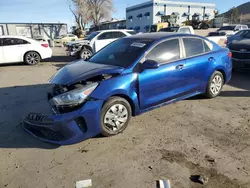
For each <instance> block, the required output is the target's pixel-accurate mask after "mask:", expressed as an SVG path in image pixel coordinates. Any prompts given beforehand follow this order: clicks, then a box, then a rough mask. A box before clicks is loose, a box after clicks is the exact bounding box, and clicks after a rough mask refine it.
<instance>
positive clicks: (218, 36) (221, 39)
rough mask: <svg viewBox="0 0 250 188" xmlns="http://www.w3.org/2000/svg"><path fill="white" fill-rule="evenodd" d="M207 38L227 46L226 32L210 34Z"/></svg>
mask: <svg viewBox="0 0 250 188" xmlns="http://www.w3.org/2000/svg"><path fill="white" fill-rule="evenodd" d="M206 37H207V38H208V39H209V40H210V41H213V42H215V43H216V44H218V45H220V46H226V42H227V36H226V33H225V32H219V31H216V32H209V33H208V35H207V36H206Z"/></svg>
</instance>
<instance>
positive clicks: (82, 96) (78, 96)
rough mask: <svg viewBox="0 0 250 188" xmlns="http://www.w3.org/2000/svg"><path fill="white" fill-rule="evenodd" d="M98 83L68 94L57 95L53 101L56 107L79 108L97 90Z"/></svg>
mask: <svg viewBox="0 0 250 188" xmlns="http://www.w3.org/2000/svg"><path fill="white" fill-rule="evenodd" d="M97 86H98V83H92V84H89V85H87V86H84V87H81V88H77V89H74V90H71V91H68V92H66V93H63V94H60V95H57V96H55V97H53V98H52V99H51V100H52V101H53V102H54V104H55V105H56V106H77V105H79V104H81V103H83V102H84V101H85V100H86V98H87V97H88V96H89V95H90V94H91V93H92V92H93V91H94V90H95V88H96V87H97Z"/></svg>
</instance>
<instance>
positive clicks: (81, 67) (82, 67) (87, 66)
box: [50, 60, 124, 85]
mask: <svg viewBox="0 0 250 188" xmlns="http://www.w3.org/2000/svg"><path fill="white" fill-rule="evenodd" d="M123 70H124V68H123V67H118V66H112V65H104V64H97V63H92V62H87V61H83V60H79V61H75V62H73V63H71V64H68V65H66V66H64V67H63V68H61V69H60V70H59V71H58V72H57V73H56V74H55V75H54V76H53V77H52V78H51V80H50V82H51V83H53V84H60V85H71V84H75V83H77V82H80V81H83V80H86V79H88V78H91V77H94V76H98V75H101V74H115V73H119V74H120V73H121V72H122V71H123Z"/></svg>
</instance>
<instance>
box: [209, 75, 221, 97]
mask: <svg viewBox="0 0 250 188" xmlns="http://www.w3.org/2000/svg"><path fill="white" fill-rule="evenodd" d="M222 85H223V83H222V78H221V76H220V75H215V76H214V78H213V80H212V83H211V85H210V91H211V92H212V94H213V95H217V94H219V92H220V90H221V88H222Z"/></svg>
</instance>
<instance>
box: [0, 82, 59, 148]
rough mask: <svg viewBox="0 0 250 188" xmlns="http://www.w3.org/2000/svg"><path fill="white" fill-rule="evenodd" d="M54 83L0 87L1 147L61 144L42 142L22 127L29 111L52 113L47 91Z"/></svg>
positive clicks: (42, 146) (55, 146) (41, 146)
mask: <svg viewBox="0 0 250 188" xmlns="http://www.w3.org/2000/svg"><path fill="white" fill-rule="evenodd" d="M51 87H52V85H50V84H42V85H29V86H15V87H7V88H0V128H1V132H0V148H43V149H55V148H57V147H59V146H57V145H51V144H47V143H44V142H41V141H39V140H37V139H35V138H33V137H32V136H30V135H29V134H27V133H26V132H24V131H23V129H22V128H21V126H20V125H21V122H22V120H23V118H24V117H25V116H27V114H28V113H29V112H40V113H43V114H48V113H50V106H49V104H48V102H47V92H48V91H49V90H50V89H51Z"/></svg>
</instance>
